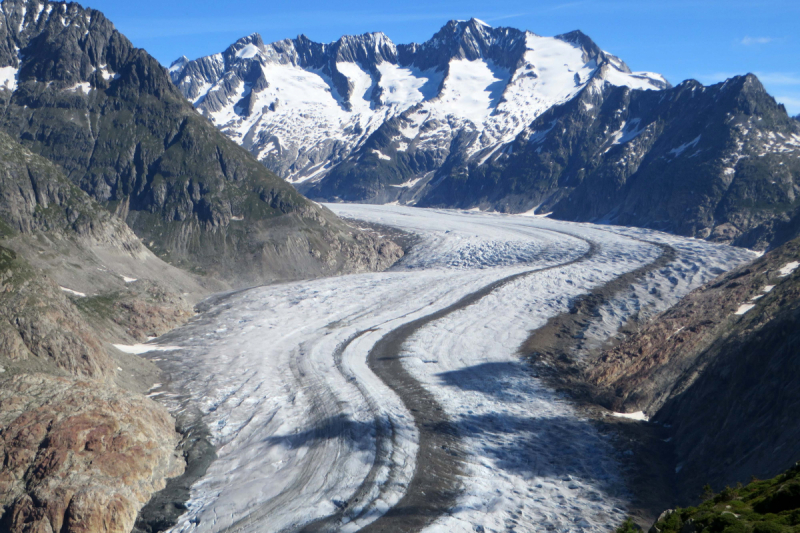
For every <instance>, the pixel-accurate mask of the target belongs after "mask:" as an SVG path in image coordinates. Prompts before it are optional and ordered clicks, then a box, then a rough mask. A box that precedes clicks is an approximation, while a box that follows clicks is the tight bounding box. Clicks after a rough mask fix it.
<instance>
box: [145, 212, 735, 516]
mask: <svg viewBox="0 0 800 533" xmlns="http://www.w3.org/2000/svg"><path fill="white" fill-rule="evenodd" d="M328 207H329V208H331V209H332V210H334V212H336V213H337V214H339V215H340V216H344V217H350V218H358V219H362V220H367V221H369V222H373V223H382V224H387V225H391V226H395V227H399V228H402V229H404V230H406V231H409V232H412V233H417V234H418V235H419V236H420V243H419V244H418V245H417V246H415V248H414V249H413V250H412V252H411V253H410V254H409V255H408V256H407V257H406V258H404V260H403V261H402V262H401V263H400V264H399V265H397V266H396V267H395V268H393V269H392V270H391V271H389V272H383V273H374V274H360V275H352V276H342V277H337V278H328V279H321V280H314V281H305V282H295V283H286V284H281V285H274V286H267V287H260V288H255V289H251V290H248V291H245V292H242V293H238V294H236V295H233V296H230V297H228V298H227V299H224V300H222V301H221V302H220V303H218V304H217V305H215V306H213V307H212V308H211V309H210V310H209V311H207V312H206V313H204V314H202V315H200V316H199V317H197V318H196V319H195V320H193V321H192V322H191V323H190V324H189V325H187V326H185V327H183V328H181V329H180V330H177V331H175V332H173V333H171V334H169V335H167V336H165V338H163V339H162V340H161V341H162V342H164V343H169V345H170V346H178V347H180V348H181V349H180V351H164V352H161V353H159V354H158V357H159V359H160V360H159V361H158V363H159V365H160V366H162V368H164V369H165V370H166V371H167V372H168V373H169V375H170V378H171V383H169V384H167V385H164V386H162V389H161V390H156V391H155V392H153V394H154V395H156V394H158V396H157V397H158V399H159V400H163V401H166V402H167V403H168V404H169V405H170V407H171V408H172V409H173V410H176V411H178V410H181V409H191V408H199V409H200V411H201V413H202V415H203V421H204V422H205V423H206V424H207V425H208V426H209V428H210V430H211V433H212V436H213V440H214V443H215V445H217V446H218V451H217V454H218V459H217V460H216V461H215V462H214V463H213V464H212V465H211V467H210V468H209V470H208V472H207V474H206V476H205V477H203V478H202V479H201V480H200V481H198V482H197V483H196V484H195V486H194V487H193V489H192V498H191V500H190V502H189V504H188V511H187V513H186V514H185V515H184V517H182V519H181V521H180V523H179V524H178V525H177V526H176V527H175V528H174V529H173V531H192V532H194V531H197V532H199V531H220V530H222V529H225V528H232V529H233V530H236V531H242V532H246V531H291V530H295V529H298V528H299V527H300V526H301V525H302V524H306V523H308V522H310V521H313V520H315V519H319V518H323V517H326V516H329V515H332V514H334V513H337V512H338V513H340V515H341V517H342V521H341V526H340V528H339V529H340V530H343V531H356V530H358V529H359V528H360V527H362V526H363V525H366V524H367V523H369V522H371V521H373V520H375V519H377V518H378V517H379V516H381V515H382V514H383V513H385V512H386V511H387V510H388V509H389V508H390V507H391V506H392V505H393V504H394V503H396V502H397V501H398V500H399V499H400V498H401V497H402V495H403V494H404V493H405V491H406V487H407V485H408V482H409V481H410V479H411V477H412V476H413V475H414V472H415V469H416V468H417V466H419V465H417V464H416V450H417V446H418V439H419V434H418V431H417V428H416V427H415V426H414V423H413V417H412V416H411V414H410V413H409V412H408V411H407V410H406V408H405V406H404V405H403V403H402V401H401V400H400V399H399V398H398V397H397V396H396V395H395V394H394V393H393V392H392V391H391V389H389V387H388V386H387V385H385V384H384V383H383V382H381V381H380V380H379V379H377V378H376V376H375V375H374V374H372V372H371V371H370V370H369V368H368V366H367V363H366V361H367V355H368V354H369V351H370V349H371V348H372V347H373V346H374V345H375V343H376V342H377V341H378V340H379V339H381V338H382V337H383V336H384V335H385V334H386V333H388V332H389V331H391V330H392V329H394V328H396V327H398V326H400V325H402V324H404V323H407V322H410V321H412V320H415V319H417V318H420V317H424V316H427V315H429V314H430V313H432V312H434V311H436V310H439V309H442V308H444V307H446V306H448V305H451V304H452V303H454V302H456V301H458V300H459V299H461V298H462V297H463V296H465V295H467V294H470V293H472V292H474V291H476V290H478V289H480V288H482V287H484V286H486V285H487V284H489V283H491V282H492V281H495V280H498V279H502V278H505V277H507V276H509V275H512V274H516V273H520V272H527V271H530V270H533V269H539V270H540V271H538V272H535V273H531V274H529V275H527V276H524V277H521V278H518V279H516V280H514V281H513V282H510V283H508V284H507V285H505V286H503V287H501V288H500V289H498V290H496V291H495V292H493V293H490V294H489V295H487V296H486V297H485V298H483V299H481V300H479V301H478V302H476V303H475V304H473V305H471V306H469V307H467V308H464V309H462V310H460V311H456V312H453V313H451V314H449V315H447V316H445V317H443V318H442V319H440V320H437V321H435V322H432V323H429V324H428V325H427V326H425V327H423V328H421V329H420V330H418V331H417V332H416V334H414V335H413V336H412V337H411V338H410V340H409V341H408V342H407V344H406V346H405V352H406V355H407V359H405V360H404V364H406V368H407V369H408V370H409V372H411V374H412V375H413V376H414V377H415V378H416V379H417V380H418V381H419V382H420V383H422V384H423V385H424V386H425V387H426V388H427V389H428V390H429V391H431V392H432V393H433V394H434V396H435V397H436V398H437V400H438V401H439V402H440V404H441V405H442V407H443V408H444V409H445V411H446V412H447V413H448V415H449V416H450V417H451V418H452V420H453V421H454V423H455V424H456V426H457V427H458V428H459V431H460V434H461V436H462V439H463V447H464V449H465V450H466V451H467V452H468V458H467V463H468V471H467V473H466V477H465V478H464V479H463V485H464V492H463V495H462V496H461V498H460V500H459V502H458V505H457V507H456V508H455V509H453V510H452V512H451V513H450V514H448V515H447V516H443V517H441V518H440V519H439V520H438V521H437V522H436V523H435V524H434V525H433V526H431V527H430V528H429V530H430V531H475V530H476V528H477V527H478V526H479V527H481V528H483V530H484V531H498V530H501V529H502V530H506V528H508V527H514V528H516V530H517V531H528V530H533V529H535V528H539V527H540V526H542V524H547V525H552V526H553V527H554V528H556V529H558V530H562V531H580V530H585V531H599V530H605V529H607V528H608V527H610V526H612V525H614V524H616V523H618V522H619V521H621V520H622V518H623V517H624V516H623V515H624V505H625V503H624V502H625V488H624V486H623V484H622V482H621V480H620V479H619V478H618V477H617V475H616V469H617V463H616V459H615V457H614V455H613V453H612V451H611V449H610V447H609V446H608V444H607V443H606V442H605V441H604V440H603V439H602V438H601V437H600V436H599V435H597V433H596V432H595V430H594V429H593V427H592V426H591V424H589V423H588V422H587V421H585V420H582V419H581V417H580V416H578V415H577V414H576V413H575V411H574V410H573V409H572V408H571V407H570V404H569V403H568V402H567V401H566V400H565V399H563V398H560V397H558V396H557V395H555V394H554V393H552V392H550V391H548V390H546V389H545V388H544V387H542V386H541V384H540V383H539V382H538V381H537V380H536V378H535V376H532V375H531V373H530V371H529V370H528V368H527V367H526V366H525V365H524V364H522V363H521V362H520V360H519V357H518V355H517V350H518V348H519V346H520V345H521V343H522V342H523V341H524V339H525V338H526V337H527V335H528V332H529V331H530V330H532V329H535V328H536V327H538V326H540V325H542V324H543V323H544V322H545V321H546V320H547V318H549V317H550V316H553V315H555V314H557V313H560V312H563V311H565V310H566V309H568V305H569V301H570V299H571V298H574V297H575V296H578V295H580V294H583V293H585V292H586V291H587V290H589V289H591V288H592V287H595V286H598V285H601V284H603V283H605V282H607V281H609V280H611V279H614V278H615V277H616V276H619V275H620V274H622V273H624V272H628V271H631V270H635V269H636V268H639V267H640V266H643V265H645V264H648V263H650V262H652V261H653V260H655V259H656V258H657V257H658V256H659V254H660V253H661V250H660V249H659V248H658V247H657V246H655V245H653V244H648V243H644V242H641V240H637V239H638V238H640V237H642V236H647V237H653V236H654V235H655V237H653V238H652V239H650V240H654V239H658V238H664V239H666V238H669V239H674V240H675V241H676V242H677V241H679V242H681V243H683V242H688V241H685V240H681V239H677V238H675V237H664V236H662V235H661V234H654V233H652V232H644V231H642V232H641V233H634V234H630V235H626V234H625V233H626V231H628V230H624V229H617V228H608V227H598V226H592V225H579V224H569V223H563V222H557V221H552V220H549V219H545V218H536V217H521V216H509V215H495V214H485V213H475V212H457V211H446V210H421V209H414V208H406V207H399V206H375V205H369V206H367V205H363V206H362V205H353V204H333V205H328ZM590 242H591V243H593V245H594V249H595V250H596V251H595V253H594V255H592V256H591V257H588V258H586V259H585V260H583V261H581V262H578V263H572V264H569V265H565V263H568V262H570V261H573V260H576V259H579V258H581V257H582V256H584V255H585V254H586V253H587V252H589V251H590ZM692 246H696V247H697V250H698V253H697V254H695V255H681V254H679V259H681V260H685V261H688V262H690V263H692V264H693V265H694V266H693V268H694V267H696V269H697V271H698V272H706V273H707V275H708V276H711V275H713V274H712V273H710V270H711V269H712V268H719V266H718V265H719V264H722V265H723V266H725V267H727V268H730V267H732V266H733V264H734V263H736V262H737V260H742V259H743V258H744V257H745V255H746V253H745V252H742V253H740V254H739V255H736V254H735V253H733V254H732V255H730V256H728V255H726V254H728V253H729V251H730V250H732V249H729V248H726V247H720V246H715V245H708V244H706V243H703V242H702V241H693V242H692ZM699 252H704V253H699ZM707 257H711V258H713V259H708V258H707ZM726 261H727V263H726ZM712 264H713V265H714V266H713V267H712V266H709V265H712ZM559 265H561V266H559ZM687 268H688V267H687ZM542 269H547V270H542ZM703 277H704V276H702V275H698V274H696V275H694V277H692V278H691V279H687V280H686V281H685V282H684V283H683V284H681V285H677V286H676V287H677V288H676V289H675V290H674V292H673V296H672V297H673V298H677V297H679V296H680V295H682V294H683V293H685V292H686V291H688V290H690V289H691V288H693V287H694V286H696V284H697V283H699V282H700V280H701V279H703ZM627 312H629V311H628V310H626V309H622V310H620V311H619V313H627ZM162 392H163V394H161V393H162ZM379 429H380V431H379ZM382 435H383V436H382ZM376 457H378V460H377V461H376ZM421 468H424V465H422V466H421ZM355 494H360V495H362V496H363V497H362V498H360V499H359V501H358V502H355V501H354V500H353V496H354V495H355ZM345 502H347V503H348V506H347V507H345V506H344V503H345Z"/></svg>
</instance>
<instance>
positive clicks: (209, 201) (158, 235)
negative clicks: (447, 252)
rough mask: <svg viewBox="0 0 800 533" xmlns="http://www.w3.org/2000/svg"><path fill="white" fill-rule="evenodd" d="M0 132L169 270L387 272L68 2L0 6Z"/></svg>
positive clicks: (253, 275)
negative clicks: (51, 168) (109, 215)
mask: <svg viewBox="0 0 800 533" xmlns="http://www.w3.org/2000/svg"><path fill="white" fill-rule="evenodd" d="M0 10H1V11H2V17H0V42H1V43H2V45H0V67H2V72H3V74H4V76H5V77H6V81H7V83H5V85H4V88H0V106H2V109H3V113H2V119H1V120H0V127H2V129H3V130H5V131H6V132H8V133H9V134H11V135H12V136H13V137H15V138H18V139H20V140H21V142H22V143H23V144H24V145H25V146H26V147H27V148H29V149H30V150H32V151H33V152H35V153H37V154H40V155H43V156H45V157H46V158H48V159H50V160H51V161H53V162H55V163H57V164H58V165H60V166H61V167H62V168H63V169H64V171H65V173H66V175H67V177H68V178H69V179H70V180H71V181H72V182H73V183H74V184H76V185H78V186H79V187H80V188H81V189H82V190H84V191H86V192H87V193H88V194H89V195H90V196H91V197H92V198H94V199H95V200H96V201H98V202H100V203H102V204H103V205H104V206H106V207H107V208H108V209H110V210H112V211H114V212H116V214H117V215H119V216H120V217H121V218H123V219H124V220H126V221H127V222H128V224H129V225H130V227H131V228H132V229H133V230H134V232H135V233H136V234H137V235H138V236H139V237H140V238H142V239H143V241H144V243H145V244H146V245H147V246H148V247H149V248H150V249H151V250H153V251H155V252H156V253H157V254H158V255H159V256H160V257H162V258H163V259H165V260H167V261H169V262H171V263H172V264H174V265H177V266H180V267H183V268H186V269H192V270H194V271H196V272H200V273H206V274H209V275H211V276H216V277H220V278H224V279H227V280H229V281H230V282H232V283H233V284H235V285H248V284H254V283H263V282H268V281H274V280H277V279H290V278H291V279H296V278H299V277H308V276H318V275H327V274H333V273H336V272H341V271H360V270H367V269H374V268H381V267H386V266H388V265H389V264H391V263H392V262H393V261H395V260H396V259H397V257H398V256H399V249H398V248H396V247H393V246H392V245H391V243H387V242H381V241H380V240H379V239H377V238H375V237H372V236H369V235H363V234H361V233H360V232H358V231H357V230H355V229H353V228H350V227H348V226H347V225H346V224H344V223H343V222H342V221H340V220H339V219H338V218H336V217H335V216H334V215H333V214H332V213H330V212H329V211H328V210H326V209H324V208H322V207H320V206H318V205H316V204H314V203H312V202H308V201H307V200H305V199H304V198H303V197H302V196H301V195H299V194H298V193H297V192H296V191H295V190H294V189H293V188H292V187H291V186H289V185H288V184H286V183H285V182H283V180H281V179H279V178H278V177H276V176H275V175H274V174H272V173H271V172H269V171H268V170H266V169H265V168H264V167H263V166H262V165H260V164H259V163H258V162H257V161H256V160H255V159H254V158H253V157H252V156H251V155H250V154H249V153H248V152H247V151H245V150H243V149H242V148H240V147H239V146H238V145H236V144H235V143H233V142H231V141H229V140H228V139H226V138H225V137H224V136H223V135H222V134H220V133H219V132H218V131H217V130H216V129H215V128H214V127H213V126H212V125H211V124H209V123H208V122H207V121H206V120H205V119H204V118H202V117H201V116H199V115H198V114H197V113H196V112H195V111H194V109H193V108H192V106H191V105H190V104H189V103H188V102H187V101H186V100H185V99H184V98H183V96H182V95H181V94H180V93H179V92H178V90H177V89H176V88H175V87H174V86H173V85H172V83H171V81H170V78H169V75H168V73H167V71H166V70H165V69H163V68H162V67H161V66H160V65H159V64H158V62H157V61H156V60H155V59H153V58H152V57H151V56H150V55H148V54H147V53H146V52H145V51H143V50H140V49H136V48H134V47H133V46H132V45H131V43H130V42H129V41H128V40H127V39H126V38H125V37H124V36H123V35H121V34H120V33H119V32H118V31H117V30H116V29H115V28H114V26H113V25H112V24H111V22H110V21H108V20H107V19H106V18H105V17H104V16H103V14H102V13H100V12H98V11H95V10H92V9H84V8H82V7H81V6H79V5H78V4H75V3H70V4H66V3H54V2H46V1H43V0H9V1H7V2H3V4H2V7H1V8H0Z"/></svg>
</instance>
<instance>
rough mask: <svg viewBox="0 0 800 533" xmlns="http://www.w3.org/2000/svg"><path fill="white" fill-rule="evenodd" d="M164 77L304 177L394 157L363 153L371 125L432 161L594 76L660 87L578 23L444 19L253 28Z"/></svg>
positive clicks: (526, 120)
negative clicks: (322, 39)
mask: <svg viewBox="0 0 800 533" xmlns="http://www.w3.org/2000/svg"><path fill="white" fill-rule="evenodd" d="M170 74H171V76H172V80H173V82H174V83H175V84H176V85H177V86H178V88H179V89H180V90H181V91H182V92H183V94H184V95H185V96H186V97H187V98H188V99H189V100H190V101H192V103H193V104H194V105H195V107H196V108H197V109H198V110H199V111H200V112H201V113H202V114H204V115H205V116H206V117H208V118H209V119H210V120H211V121H212V122H213V123H214V124H215V125H216V126H217V127H218V128H220V129H221V130H222V131H223V132H225V133H226V134H227V135H228V136H229V137H231V138H232V139H233V140H234V141H236V142H238V143H240V144H242V145H243V146H245V147H246V148H247V149H249V150H250V151H251V152H253V153H254V154H255V155H256V157H257V158H258V159H259V160H260V161H262V162H263V163H264V164H266V165H267V166H268V167H269V168H271V169H272V170H274V171H276V172H277V173H279V174H280V175H282V176H284V177H285V178H287V179H289V180H290V181H292V182H302V181H307V180H311V181H309V183H311V182H316V181H319V180H320V179H322V178H323V177H324V176H325V175H326V174H328V173H329V172H330V171H331V170H332V169H333V168H335V167H336V166H337V165H339V164H341V163H342V162H344V161H346V160H348V159H349V160H353V159H354V158H362V157H363V156H364V153H370V154H373V155H374V156H375V157H380V156H379V155H376V154H375V152H376V151H377V152H380V155H382V156H383V158H384V159H391V157H390V156H389V155H387V154H386V153H383V152H382V151H381V150H380V149H374V148H373V149H371V151H369V150H367V151H365V150H364V148H365V146H366V145H367V144H369V143H368V141H369V139H370V137H371V136H374V135H375V134H376V132H378V131H379V130H386V131H387V132H389V131H391V132H392V133H387V134H388V135H390V137H391V139H387V143H388V144H389V145H391V149H390V150H388V151H391V152H395V153H396V152H406V151H413V152H414V153H415V154H418V155H419V157H424V158H428V159H430V160H431V161H434V162H438V164H441V163H443V162H444V160H445V159H446V158H447V157H448V156H449V155H451V154H452V153H454V150H457V151H460V152H461V153H463V156H464V157H466V158H471V157H477V156H478V155H479V154H483V153H485V152H486V151H487V150H491V148H492V147H493V146H499V145H500V144H501V143H504V142H508V141H509V140H511V139H513V138H514V137H515V136H516V135H517V134H519V133H520V132H521V131H522V130H523V129H524V128H525V127H526V126H527V125H529V124H530V123H531V121H533V120H534V119H535V118H536V117H538V116H539V115H540V114H542V113H543V112H544V111H546V110H547V109H549V108H550V107H551V106H553V105H555V104H558V103H563V102H564V101H566V100H569V99H570V98H572V97H574V96H575V95H576V94H577V93H578V92H579V91H580V90H581V89H582V88H583V87H585V86H586V84H587V83H589V82H590V81H591V80H594V79H597V80H602V81H603V82H608V83H611V84H614V85H627V86H630V87H632V88H644V89H662V88H666V87H668V86H669V84H668V83H667V81H666V80H665V79H664V78H663V77H661V76H660V75H657V74H652V73H632V72H631V71H630V69H629V68H628V67H627V66H626V65H625V63H624V62H622V60H620V59H619V58H617V57H615V56H612V55H610V54H607V53H605V52H603V51H602V50H600V49H599V48H598V47H597V45H596V44H594V43H593V42H592V41H591V39H589V38H588V37H587V36H585V35H584V34H583V33H581V32H577V31H576V32H572V33H568V34H564V35H559V36H556V37H542V36H539V35H536V34H533V33H531V32H524V31H520V30H517V29H514V28H493V27H491V26H489V25H488V24H486V23H485V22H482V21H480V20H477V19H470V20H468V21H450V22H448V23H447V24H445V25H444V26H443V27H442V28H441V29H440V30H439V31H438V32H437V33H436V34H435V35H434V36H433V37H432V38H431V39H430V40H428V41H426V42H424V43H422V44H416V43H412V44H401V45H395V44H394V43H393V42H392V41H391V39H389V37H387V36H386V35H384V34H383V33H366V34H362V35H354V36H343V37H341V38H340V39H339V40H337V41H335V42H332V43H328V44H322V43H316V42H313V41H311V40H310V39H308V38H307V37H305V36H303V35H301V36H299V37H297V38H296V39H285V40H282V41H277V42H274V43H270V44H265V43H264V42H263V41H262V39H261V36H260V35H258V34H253V35H249V36H247V37H244V38H242V39H240V40H238V41H237V42H235V43H233V44H232V45H231V46H230V47H228V49H227V50H225V51H224V52H222V53H220V54H215V55H212V56H207V57H203V58H200V59H197V60H194V61H184V60H183V59H180V60H178V61H176V62H175V63H173V65H172V66H171V67H170ZM454 143H455V144H457V145H458V146H455V144H454ZM384 144H386V143H384ZM419 177H421V176H417V178H419Z"/></svg>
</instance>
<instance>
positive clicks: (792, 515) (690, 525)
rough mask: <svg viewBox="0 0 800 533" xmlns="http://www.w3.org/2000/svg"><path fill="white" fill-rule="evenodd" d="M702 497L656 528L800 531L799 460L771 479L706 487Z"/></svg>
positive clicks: (715, 532)
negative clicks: (719, 489)
mask: <svg viewBox="0 0 800 533" xmlns="http://www.w3.org/2000/svg"><path fill="white" fill-rule="evenodd" d="M703 498H704V500H705V501H704V502H703V503H701V504H700V505H698V506H697V507H688V508H686V509H680V508H679V509H676V510H675V511H674V512H673V513H671V514H669V515H668V516H666V517H665V518H663V519H662V520H660V521H659V522H657V523H656V524H655V527H656V528H657V529H658V530H659V531H660V532H661V533H694V532H697V533H706V532H707V533H800V463H798V464H796V465H795V466H794V467H793V468H791V469H790V470H789V471H787V472H786V473H784V474H781V475H779V476H778V477H775V478H773V479H770V480H766V481H760V480H755V479H754V480H753V481H752V482H750V483H749V484H748V485H746V486H744V487H743V486H738V487H736V488H730V487H727V488H726V489H725V490H723V491H722V492H720V493H719V494H714V493H713V491H711V488H710V487H708V486H707V487H706V490H705V492H704V495H703ZM630 527H631V524H628V522H626V523H625V524H623V525H622V526H621V527H620V528H619V529H618V530H617V531H618V532H625V533H629V532H631V531H633V530H632V529H630ZM626 528H627V529H626Z"/></svg>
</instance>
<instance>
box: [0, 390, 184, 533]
mask: <svg viewBox="0 0 800 533" xmlns="http://www.w3.org/2000/svg"><path fill="white" fill-rule="evenodd" d="M0 407H2V409H0V428H2V429H0V453H2V457H3V467H2V469H0V505H1V506H2V508H3V514H2V515H0V527H2V526H3V525H7V527H8V528H10V531H11V532H12V533H23V532H24V533H28V532H34V531H36V532H39V531H41V532H44V531H50V532H53V531H57V532H60V533H79V532H80V533H89V532H91V533H98V532H99V533H106V532H108V533H110V532H120V533H122V532H128V531H130V530H131V528H132V527H133V523H134V520H135V519H136V514H137V513H138V511H139V509H140V508H141V507H142V505H144V503H145V502H146V501H147V500H148V499H149V498H150V496H151V494H152V493H153V492H155V491H157V490H160V489H161V488H163V487H164V484H165V480H166V478H168V477H172V476H176V475H179V474H180V473H181V472H182V471H183V461H182V459H181V458H180V457H178V456H177V455H176V454H175V451H174V450H175V446H176V444H177V442H178V439H179V436H178V435H177V434H176V433H175V429H174V424H173V422H172V419H171V418H170V416H169V414H168V413H167V412H166V411H165V410H164V408H163V407H161V406H160V405H158V404H156V403H155V402H153V401H151V400H149V399H147V398H144V397H142V396H139V395H136V394H134V393H130V392H127V391H124V390H121V389H118V388H116V387H114V386H112V385H107V384H102V383H99V382H88V381H80V380H76V379H73V378H59V377H53V376H47V375H44V374H24V375H18V376H15V377H14V378H12V379H9V380H6V381H5V382H3V383H2V386H0Z"/></svg>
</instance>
